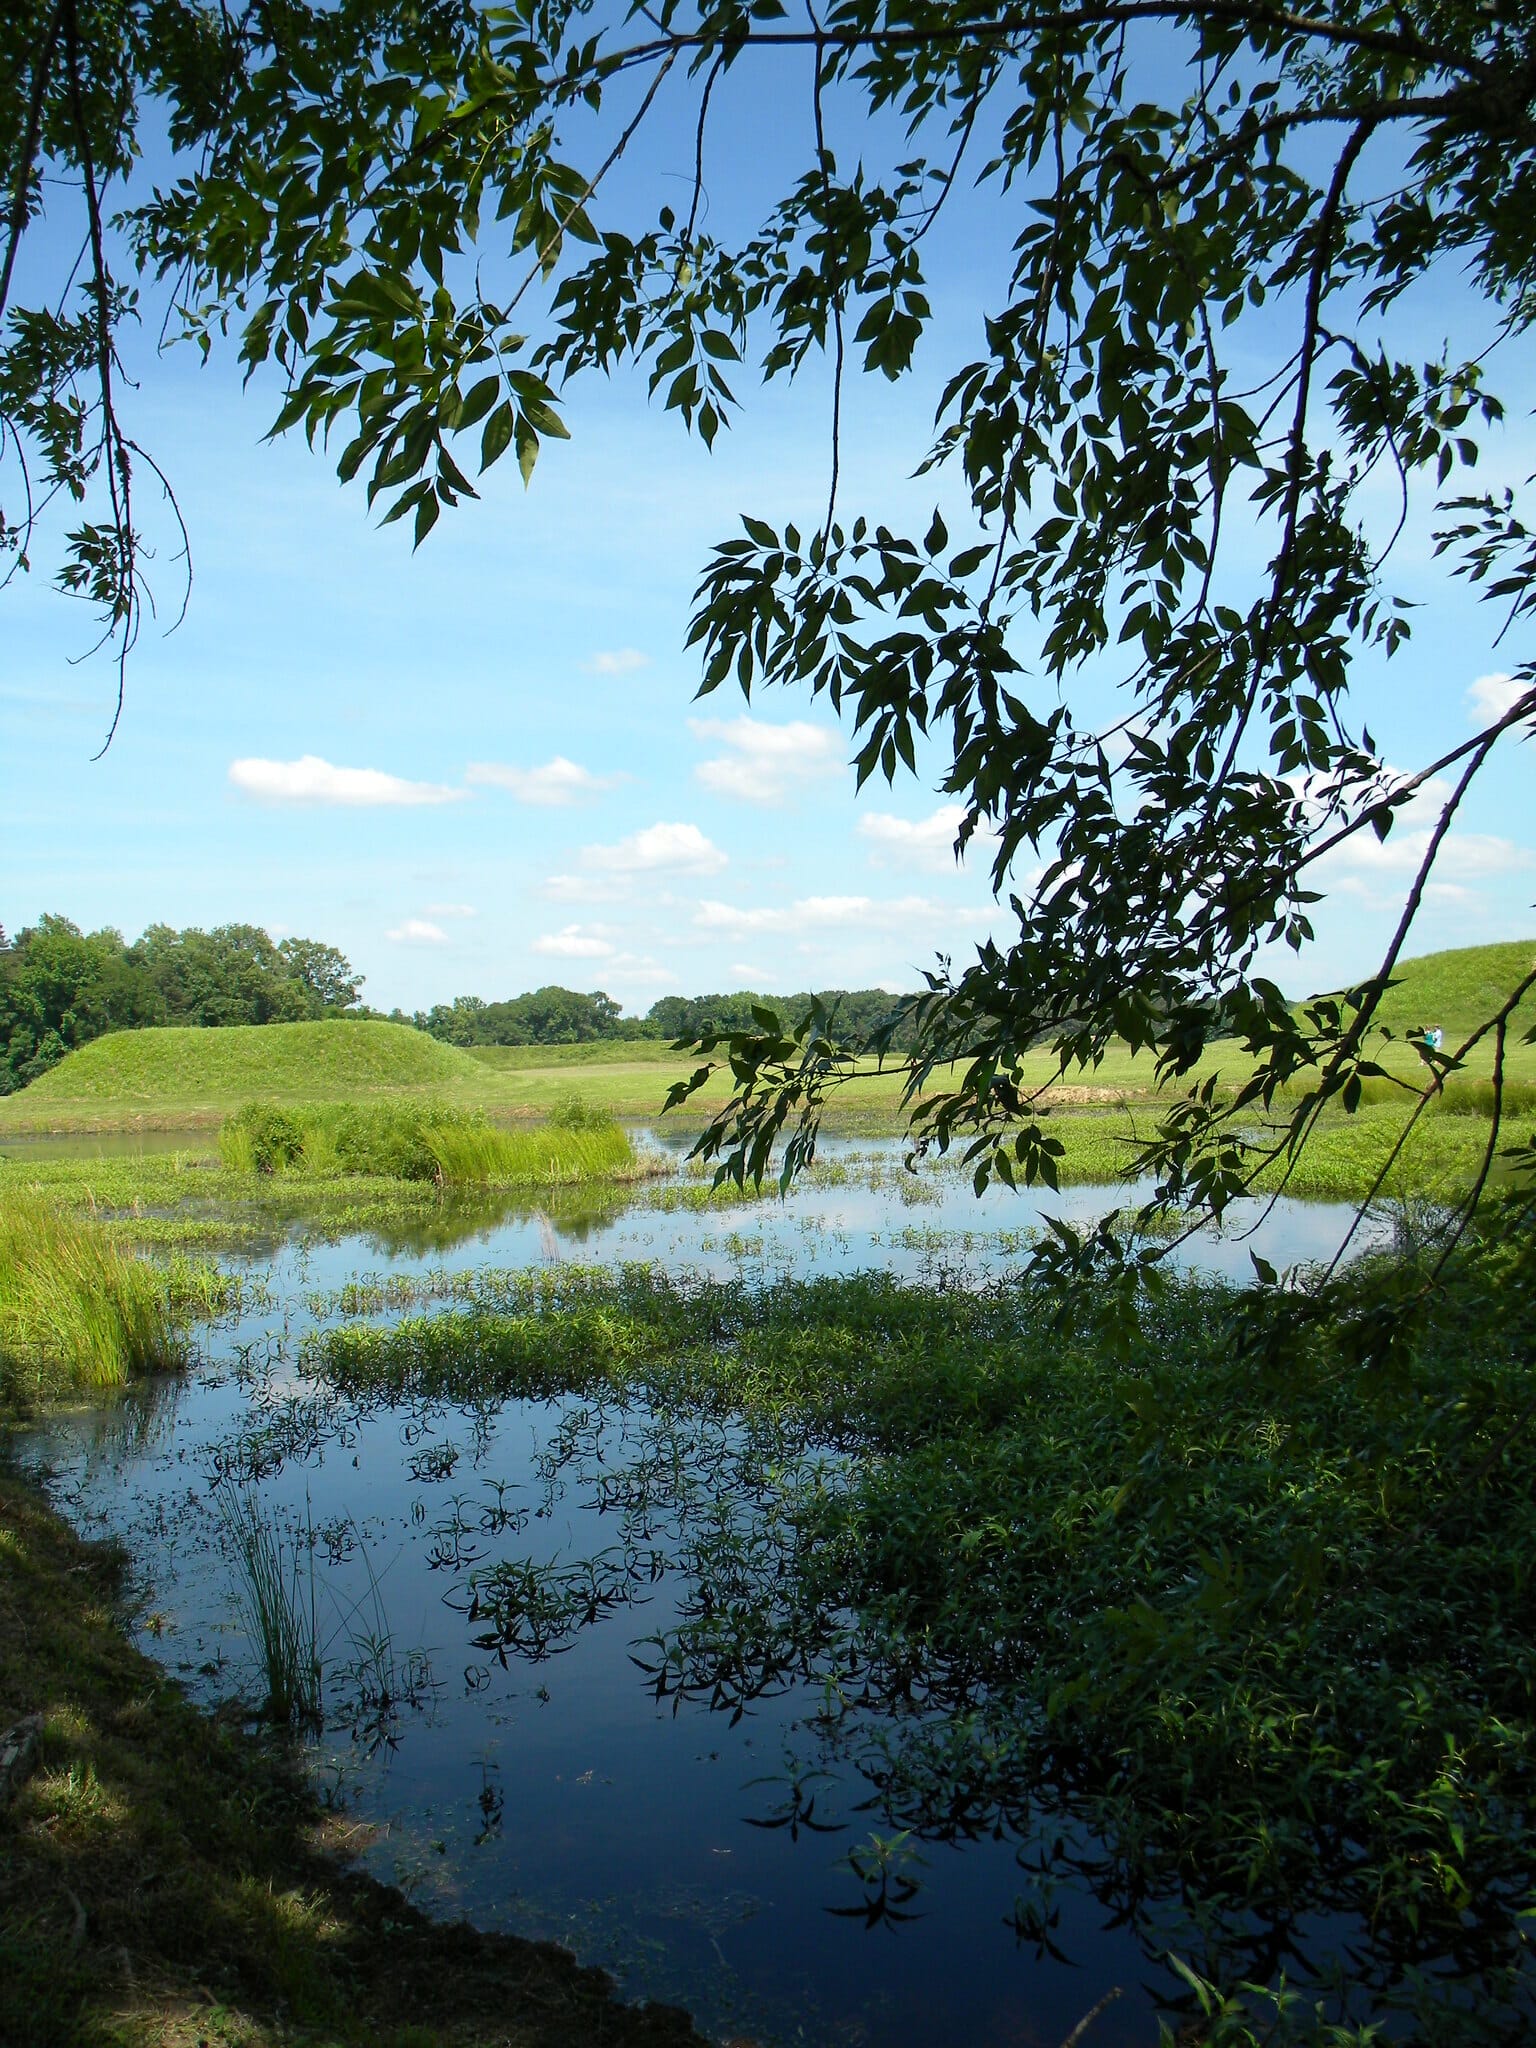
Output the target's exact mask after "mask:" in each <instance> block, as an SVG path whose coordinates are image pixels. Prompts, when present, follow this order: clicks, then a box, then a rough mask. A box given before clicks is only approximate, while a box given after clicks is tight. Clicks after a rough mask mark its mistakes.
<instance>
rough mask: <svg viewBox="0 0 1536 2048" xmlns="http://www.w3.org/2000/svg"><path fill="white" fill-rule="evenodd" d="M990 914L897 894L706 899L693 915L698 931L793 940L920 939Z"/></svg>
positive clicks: (984, 911)
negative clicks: (826, 936) (778, 900)
mask: <svg viewBox="0 0 1536 2048" xmlns="http://www.w3.org/2000/svg"><path fill="white" fill-rule="evenodd" d="M991 914H992V913H991V912H990V910H985V909H973V910H964V909H961V910H956V909H953V908H951V907H950V906H949V905H947V904H943V903H934V902H933V901H931V899H930V898H928V897H926V896H901V897H897V898H892V899H886V900H884V901H879V900H877V899H875V898H874V897H871V896H802V897H801V898H800V899H799V900H798V901H797V902H795V903H782V904H764V905H758V906H755V907H753V908H751V909H744V908H742V906H741V905H739V904H735V903H721V902H718V901H714V900H711V899H709V898H706V899H705V900H704V901H703V902H701V903H700V904H699V906H698V908H697V910H695V912H694V914H693V922H694V925H695V926H696V927H697V928H698V929H699V930H700V931H704V932H708V933H711V934H715V935H719V936H723V937H729V938H740V937H745V936H746V935H747V934H748V933H756V932H778V933H783V934H785V935H787V936H790V937H794V938H803V937H805V936H807V935H808V934H811V933H816V932H820V933H826V932H838V931H844V932H847V931H852V932H867V933H881V934H885V933H891V932H899V933H902V934H909V935H914V936H916V935H920V934H921V933H923V932H929V933H934V932H937V933H940V934H942V933H943V932H945V931H952V930H953V928H954V927H955V926H956V925H971V926H974V925H977V924H984V923H986V922H987V921H988V919H989V918H990V916H991Z"/></svg>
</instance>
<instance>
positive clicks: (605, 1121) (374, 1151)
mask: <svg viewBox="0 0 1536 2048" xmlns="http://www.w3.org/2000/svg"><path fill="white" fill-rule="evenodd" d="M219 1151H220V1156H221V1157H222V1159H223V1161H224V1164H225V1165H226V1166H228V1167H230V1168H231V1169H232V1170H233V1171H235V1172H237V1173H268V1174H278V1173H285V1174H304V1175H308V1176H312V1177H317V1178H318V1177H322V1176H326V1175H334V1174H368V1175H373V1176H378V1177H381V1178H384V1179H388V1180H412V1181H423V1180H430V1181H437V1182H438V1183H440V1184H441V1185H444V1186H456V1187H463V1186H469V1187H491V1186H516V1185H519V1184H524V1185H534V1186H539V1187H558V1186H565V1185H569V1184H572V1183H576V1182H581V1181H589V1180H611V1179H615V1178H618V1177H620V1176H622V1175H625V1174H628V1173H632V1172H633V1171H634V1169H635V1154H634V1148H633V1147H632V1146H631V1144H630V1142H629V1138H628V1136H627V1135H626V1133H625V1132H624V1131H622V1130H621V1129H620V1128H619V1126H618V1125H617V1124H616V1123H614V1121H613V1120H612V1118H611V1117H608V1116H606V1115H605V1114H604V1113H603V1112H602V1111H600V1110H593V1109H590V1108H589V1107H588V1106H587V1105H585V1104H583V1103H581V1102H580V1100H579V1098H577V1099H574V1100H573V1102H572V1103H567V1104H563V1105H562V1106H561V1109H560V1111H559V1112H558V1113H557V1114H556V1116H554V1117H552V1118H551V1119H550V1121H549V1122H548V1123H547V1124H543V1125H539V1126H537V1127H535V1128H533V1129H529V1130H518V1131H509V1130H505V1129H503V1128H502V1127H501V1126H499V1125H497V1124H493V1123H492V1122H491V1120H490V1118H489V1117H488V1116H486V1115H484V1114H483V1112H481V1111H479V1110H465V1109H456V1108H454V1107H452V1106H451V1105H449V1104H447V1103H442V1102H390V1103H361V1104H359V1103H350V1102H339V1103H330V1104H325V1105H320V1106H316V1107H314V1108H303V1109H280V1108H278V1107H277V1106H276V1105H275V1104H272V1103H264V1102H250V1103H247V1104H246V1105H245V1107H244V1108H243V1109H241V1110H239V1111H238V1112H237V1113H236V1114H235V1115H234V1116H232V1117H231V1118H230V1119H229V1120H228V1122H227V1123H226V1124H225V1125H224V1128H223V1130H222V1131H221V1132H220V1134H219Z"/></svg>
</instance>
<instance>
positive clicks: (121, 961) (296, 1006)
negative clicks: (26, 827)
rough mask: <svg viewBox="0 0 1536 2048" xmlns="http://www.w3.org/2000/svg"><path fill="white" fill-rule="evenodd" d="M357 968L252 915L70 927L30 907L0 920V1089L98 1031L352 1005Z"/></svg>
mask: <svg viewBox="0 0 1536 2048" xmlns="http://www.w3.org/2000/svg"><path fill="white" fill-rule="evenodd" d="M362 985H363V978H362V976H361V975H360V974H357V973H355V972H354V971H353V968H352V964H351V962H350V961H349V960H348V959H347V957H346V955H345V954H344V953H342V952H340V951H339V950H338V948H337V947H335V946H328V945H326V944H325V942H324V941H323V940H321V939H299V938H289V939H283V940H281V941H277V940H274V939H272V938H271V937H270V936H269V935H268V934H267V933H266V932H264V931H263V930H262V929H261V927H260V926H259V925H252V924H221V925H218V926H216V927H215V928H214V929H213V930H212V931H208V932H205V931H199V930H197V929H196V928H195V927H189V928H188V929H187V930H186V931H175V930H173V929H172V927H171V926H170V925H168V924H152V925H151V926H150V927H149V928H148V930H147V931H146V932H144V934H143V935H142V937H140V938H138V939H135V940H134V942H133V944H132V945H129V944H128V943H127V942H126V941H125V940H124V938H123V935H122V933H121V932H117V931H112V930H110V929H108V930H105V931H99V932H82V931H81V930H80V928H79V926H78V925H76V924H72V923H71V922H70V920H69V919H68V918H67V917H57V916H49V917H41V918H39V919H38V921H37V923H36V924H34V925H28V926H26V927H24V928H23V929H22V930H21V931H19V932H17V934H16V936H15V937H14V938H13V939H10V940H7V939H6V936H5V933H4V931H3V929H0V1094H9V1093H11V1092H12V1091H13V1090H15V1089H17V1088H24V1087H25V1086H26V1085H27V1083H28V1082H29V1081H32V1080H35V1079H36V1078H37V1076H38V1075H39V1074H42V1073H46V1071H47V1070H48V1068H49V1067H51V1066H53V1065H55V1064H56V1063H57V1062H58V1061H59V1060H61V1059H63V1057H64V1055H65V1054H66V1053H67V1052H72V1051H73V1050H74V1048H75V1047H76V1046H77V1045H84V1044H85V1043H86V1042H87V1041H88V1040H90V1039H92V1038H100V1037H101V1036H102V1034H103V1033H104V1032H107V1031H132V1030H136V1029H139V1028H142V1027H143V1026H144V1025H148V1024H199V1025H221V1024H285V1023H296V1022H302V1021H303V1020H305V1019H308V1018H316V1017H327V1016H339V1015H341V1014H343V1013H349V1014H356V1010H357V1000H358V991H359V990H360V989H361V987H362Z"/></svg>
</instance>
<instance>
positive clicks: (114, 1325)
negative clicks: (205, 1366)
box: [0, 1188, 180, 1405]
mask: <svg viewBox="0 0 1536 2048" xmlns="http://www.w3.org/2000/svg"><path fill="white" fill-rule="evenodd" d="M179 1357H180V1347H179V1345H178V1344H177V1341H176V1337H175V1334H174V1330H173V1327H172V1321H171V1314H170V1301H169V1289H168V1284H167V1279H166V1276H165V1274H163V1273H162V1272H160V1271H158V1270H157V1269H156V1268H154V1267H152V1266H148V1265H146V1264H145V1263H144V1262H143V1261H142V1260H141V1259H137V1258H135V1257H133V1255H132V1254H131V1253H129V1252H126V1251H124V1250H122V1249H121V1248H120V1247H119V1246H118V1245H116V1244H114V1243H113V1242H112V1240H111V1239H110V1238H109V1237H108V1236H107V1234H106V1233H105V1231H103V1230H102V1229H101V1227H100V1226H99V1225H98V1224H96V1223H94V1222H92V1221H91V1220H90V1219H89V1218H86V1217H82V1216H71V1215H67V1214H65V1213H64V1212H63V1211H62V1210H60V1209H58V1208H56V1207H54V1205H53V1204H52V1203H50V1202H48V1201H46V1200H44V1199H43V1198H42V1197H40V1196H38V1195H35V1194H31V1193H28V1192H26V1191H24V1190H20V1189H14V1188H13V1189H9V1190H7V1191H5V1192H4V1193H0V1399H3V1400H4V1401H5V1403H6V1404H7V1405H9V1404H10V1403H12V1402H14V1401H15V1400H16V1399H17V1398H18V1397H19V1398H21V1399H26V1400H32V1399H37V1398H39V1397H45V1396H49V1395H57V1394H60V1393H64V1392H68V1391H77V1390H81V1389H101V1388H105V1387H118V1386H122V1385H123V1384H124V1382H125V1381H127V1380H128V1379H129V1378H130V1377H131V1376H132V1375H133V1374H134V1373H136V1372H149V1371H154V1370H156V1369H158V1368H164V1367H169V1366H172V1365H175V1364H176V1363H177V1362H178V1360H179Z"/></svg>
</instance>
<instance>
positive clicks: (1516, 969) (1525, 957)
mask: <svg viewBox="0 0 1536 2048" xmlns="http://www.w3.org/2000/svg"><path fill="white" fill-rule="evenodd" d="M1533 966H1536V939H1515V940H1512V941H1510V942H1509V943H1508V944H1505V945H1499V946H1458V947H1457V948H1456V949H1455V950H1454V951H1453V952H1448V953H1424V954H1421V955H1420V957H1419V958H1418V959H1417V960H1403V961H1400V962H1399V964H1398V969H1397V973H1396V975H1395V976H1394V977H1393V979H1394V980H1395V982H1396V984H1397V985H1396V987H1394V988H1391V989H1389V990H1388V991H1387V994H1386V996H1385V998H1384V999H1383V1001H1382V1005H1381V1009H1380V1010H1379V1012H1378V1013H1377V1017H1378V1021H1379V1022H1380V1023H1382V1024H1385V1025H1386V1026H1388V1028H1389V1029H1391V1030H1392V1031H1396V1032H1402V1031H1411V1030H1414V1029H1417V1028H1419V1027H1424V1028H1426V1029H1428V1028H1432V1027H1434V1026H1436V1025H1438V1026H1439V1028H1440V1029H1441V1030H1442V1031H1443V1032H1444V1033H1445V1044H1446V1050H1447V1051H1450V1050H1451V1049H1452V1048H1453V1047H1454V1046H1455V1045H1456V1044H1457V1042H1458V1041H1459V1040H1461V1039H1463V1038H1466V1037H1467V1036H1468V1035H1469V1034H1470V1033H1471V1032H1473V1031H1475V1030H1476V1029H1477V1027H1478V1026H1479V1025H1480V1024H1483V1023H1485V1022H1486V1021H1487V1019H1488V1018H1489V1017H1491V1016H1492V1015H1493V1013H1494V1011H1495V1010H1497V1009H1498V1008H1499V1007H1500V1006H1501V1005H1502V1004H1503V1003H1504V1002H1505V1001H1507V1000H1508V997H1509V995H1510V993H1511V991H1512V990H1513V989H1514V988H1515V987H1516V986H1517V985H1518V983H1519V982H1520V981H1521V979H1522V978H1523V977H1524V976H1525V975H1527V974H1529V973H1530V971H1531V968H1532V967H1533ZM1515 1022H1516V1029H1515V1031H1514V1032H1512V1033H1511V1037H1512V1038H1513V1037H1515V1036H1518V1035H1519V1034H1521V1033H1523V1032H1524V1031H1525V1030H1527V1029H1528V1028H1529V1027H1530V1026H1531V1025H1532V1024H1536V992H1533V994H1532V995H1529V996H1527V997H1526V999H1525V1001H1524V1002H1523V1003H1522V1004H1521V1006H1520V1008H1519V1010H1518V1011H1517V1013H1516V1019H1515Z"/></svg>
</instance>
